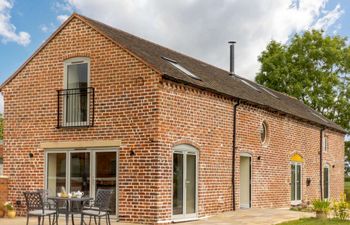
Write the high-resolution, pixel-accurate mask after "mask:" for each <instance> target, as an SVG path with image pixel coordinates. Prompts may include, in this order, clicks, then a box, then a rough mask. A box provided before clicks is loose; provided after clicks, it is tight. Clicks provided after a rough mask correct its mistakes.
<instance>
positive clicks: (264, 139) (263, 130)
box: [260, 121, 269, 145]
mask: <svg viewBox="0 0 350 225" xmlns="http://www.w3.org/2000/svg"><path fill="white" fill-rule="evenodd" d="M268 138H269V130H268V126H267V123H266V122H265V121H264V122H262V124H261V126H260V139H261V143H262V144H263V145H267V143H268Z"/></svg>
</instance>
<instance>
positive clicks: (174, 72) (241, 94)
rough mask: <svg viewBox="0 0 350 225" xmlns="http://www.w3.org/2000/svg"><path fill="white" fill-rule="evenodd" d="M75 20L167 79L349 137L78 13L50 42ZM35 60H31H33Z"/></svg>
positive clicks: (283, 98)
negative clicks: (86, 25) (326, 128)
mask: <svg viewBox="0 0 350 225" xmlns="http://www.w3.org/2000/svg"><path fill="white" fill-rule="evenodd" d="M73 17H77V18H80V19H81V20H83V21H84V22H86V23H87V24H88V25H90V26H91V27H93V28H94V29H95V30H97V31H98V32H100V33H101V34H103V35H104V36H106V37H107V38H109V39H110V40H112V41H113V42H114V43H116V44H117V45H119V46H121V47H122V48H124V49H125V50H127V51H129V52H130V53H131V54H133V55H134V56H136V57H137V58H139V59H141V60H142V61H143V62H145V63H146V64H147V65H149V66H150V67H152V68H153V69H155V70H156V71H158V72H160V73H161V74H162V75H163V77H164V78H165V79H170V80H173V81H176V82H181V83H185V84H187V85H193V86H195V87H199V88H203V89H206V90H209V91H213V92H215V93H218V94H222V95H226V96H231V97H233V98H236V99H240V100H242V101H245V102H248V103H250V104H254V105H257V106H260V107H263V108H269V109H271V110H274V111H278V112H280V113H283V114H288V115H290V116H293V117H296V118H297V119H299V120H306V121H308V122H311V123H314V124H317V125H319V126H322V127H328V128H331V129H334V130H337V131H339V132H342V133H346V132H345V130H344V129H343V128H342V127H341V126H339V125H337V124H336V123H334V122H332V121H330V120H328V119H327V118H325V117H323V116H322V115H321V114H320V113H318V112H316V111H314V110H313V109H311V108H310V107H308V106H307V105H305V104H304V103H303V102H301V101H299V100H297V99H295V98H293V97H290V96H288V95H286V94H283V93H280V92H277V91H274V90H271V89H268V88H266V87H263V86H261V85H259V84H256V83H254V82H252V81H249V80H247V79H244V78H242V77H240V76H238V75H231V74H230V73H229V72H228V71H226V70H223V69H220V68H218V67H215V66H212V65H210V64H207V63H204V62H202V61H200V60H197V59H194V58H192V57H190V56H187V55H184V54H182V53H179V52H176V51H174V50H171V49H169V48H166V47H163V46H160V45H158V44H155V43H152V42H150V41H147V40H145V39H142V38H139V37H136V36H134V35H132V34H129V33H126V32H124V31H121V30H119V29H116V28H113V27H111V26H108V25H106V24H103V23H101V22H98V21H96V20H93V19H91V18H88V17H85V16H82V15H79V14H76V13H74V14H73V15H72V16H71V17H70V18H69V19H68V20H67V21H66V22H65V23H64V24H63V25H62V26H61V27H60V28H59V29H58V30H57V31H56V32H55V33H54V34H53V35H52V36H51V37H50V38H49V39H48V41H49V40H50V39H51V38H52V37H53V36H54V35H55V34H56V33H58V32H59V30H60V29H62V28H63V27H64V26H65V25H66V24H67V23H68V22H69V21H70V20H71V19H72V18H73ZM48 41H46V42H45V43H44V44H43V45H42V46H41V47H40V48H39V49H38V50H37V51H36V52H35V53H34V55H35V54H37V52H38V51H40V49H41V48H43V47H44V46H45V44H46V43H47V42H48ZM34 55H33V56H34ZM33 56H32V57H33ZM32 57H31V58H32ZM31 58H29V60H30V59H31ZM29 60H27V61H26V63H28V61H29ZM168 60H170V61H173V62H176V63H178V64H179V65H181V66H182V67H184V68H185V69H186V70H188V71H189V72H190V73H191V74H193V75H195V76H196V77H198V78H199V79H194V78H193V77H192V76H189V75H187V74H186V73H185V72H183V71H182V70H180V69H178V68H176V67H174V66H173V65H172V64H171V63H169V61H168ZM26 63H24V65H22V66H21V67H20V68H19V69H18V70H17V71H16V72H15V73H14V74H13V75H12V76H11V77H10V78H9V79H8V80H6V81H5V82H4V83H3V84H2V85H1V87H0V88H3V86H4V85H6V84H7V83H8V82H10V81H11V79H13V78H14V77H15V76H16V74H17V73H18V72H19V71H20V69H21V68H23V67H24V66H25V64H26Z"/></svg>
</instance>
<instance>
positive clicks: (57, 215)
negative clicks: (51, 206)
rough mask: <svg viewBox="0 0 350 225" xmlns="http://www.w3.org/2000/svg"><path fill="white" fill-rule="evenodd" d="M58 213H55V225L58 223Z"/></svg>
mask: <svg viewBox="0 0 350 225" xmlns="http://www.w3.org/2000/svg"><path fill="white" fill-rule="evenodd" d="M59 215H60V214H58V213H56V225H58V217H59Z"/></svg>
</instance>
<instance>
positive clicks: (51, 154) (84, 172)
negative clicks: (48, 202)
mask: <svg viewBox="0 0 350 225" xmlns="http://www.w3.org/2000/svg"><path fill="white" fill-rule="evenodd" d="M45 162H46V174H45V177H46V180H45V185H46V189H47V190H48V192H49V196H56V195H57V193H59V192H61V189H62V187H64V188H65V189H66V191H67V192H73V191H82V192H84V195H86V196H90V197H94V196H95V194H96V192H97V190H98V189H113V190H114V193H115V196H114V198H113V200H112V208H113V212H116V194H117V162H118V155H117V151H116V150H110V149H108V150H57V151H47V152H46V159H45Z"/></svg>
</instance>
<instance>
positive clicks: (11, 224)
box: [0, 217, 138, 225]
mask: <svg viewBox="0 0 350 225" xmlns="http://www.w3.org/2000/svg"><path fill="white" fill-rule="evenodd" d="M26 222H27V218H26V217H16V218H14V219H8V218H0V224H1V225H25V224H26ZM85 222H89V220H88V219H86V220H85ZM74 223H75V225H80V218H75V219H74ZM45 224H46V225H48V224H49V218H48V217H46V218H45ZM58 224H59V225H64V224H65V220H64V219H63V218H60V219H59V220H58ZM69 224H72V223H71V220H70V221H69ZM91 224H94V222H93V220H92V221H91ZM101 224H103V225H104V224H106V220H105V219H101ZM111 224H112V225H138V224H135V223H120V222H113V220H112V219H111ZM29 225H38V220H37V218H35V217H31V218H30V219H29Z"/></svg>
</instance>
